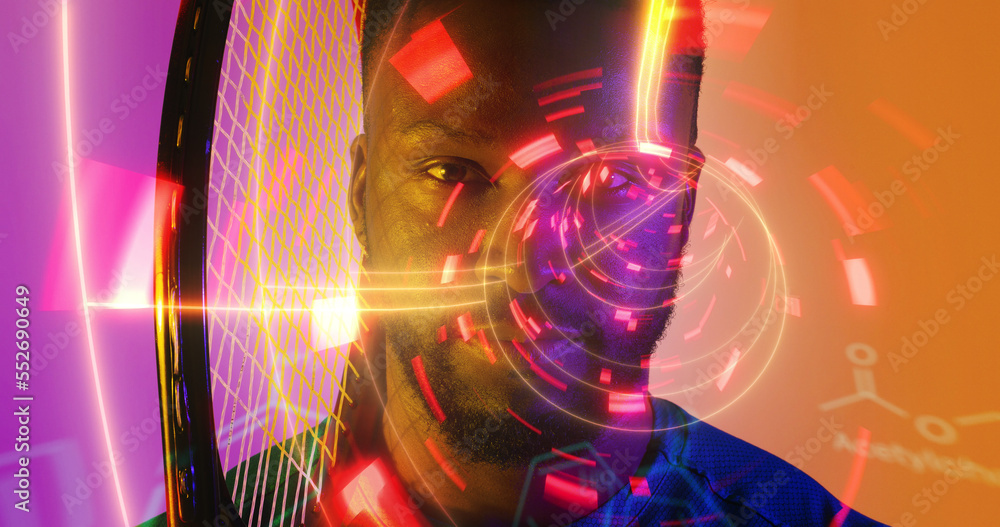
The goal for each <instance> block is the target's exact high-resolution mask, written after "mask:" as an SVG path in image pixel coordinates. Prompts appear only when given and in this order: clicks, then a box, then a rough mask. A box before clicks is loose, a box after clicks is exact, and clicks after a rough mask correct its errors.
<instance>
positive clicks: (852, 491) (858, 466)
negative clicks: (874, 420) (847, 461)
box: [830, 426, 872, 527]
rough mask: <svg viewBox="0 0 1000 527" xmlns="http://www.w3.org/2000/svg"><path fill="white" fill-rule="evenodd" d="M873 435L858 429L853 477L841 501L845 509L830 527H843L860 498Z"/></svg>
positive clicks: (850, 478)
mask: <svg viewBox="0 0 1000 527" xmlns="http://www.w3.org/2000/svg"><path fill="white" fill-rule="evenodd" d="M871 438H872V433H871V430H868V429H867V428H865V427H863V426H862V427H858V443H857V445H858V449H857V451H856V452H855V453H854V463H852V464H851V475H850V476H849V477H848V480H847V487H846V488H845V489H844V499H843V500H841V502H840V503H841V505H843V508H842V509H840V510H839V511H838V512H837V515H836V516H834V517H833V521H831V522H830V527H840V526H841V525H843V523H844V520H845V519H846V518H847V515H848V514H850V513H851V505H853V504H854V499H855V498H856V497H857V496H858V489H860V488H861V476H862V475H863V474H864V472H865V462H866V461H867V460H868V447H869V445H870V444H871Z"/></svg>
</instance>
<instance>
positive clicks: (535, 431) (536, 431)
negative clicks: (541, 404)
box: [507, 408, 542, 435]
mask: <svg viewBox="0 0 1000 527" xmlns="http://www.w3.org/2000/svg"><path fill="white" fill-rule="evenodd" d="M507 413H509V414H510V415H512V416H514V419H517V420H518V421H520V422H521V424H522V425H524V426H526V427H528V429H530V430H531V431H532V432H534V433H536V434H538V435H542V431H541V430H539V429H537V428H535V427H533V426H531V425H530V424H528V422H527V421H525V420H524V418H522V417H521V416H520V415H517V414H516V413H514V410H511V409H510V408H507Z"/></svg>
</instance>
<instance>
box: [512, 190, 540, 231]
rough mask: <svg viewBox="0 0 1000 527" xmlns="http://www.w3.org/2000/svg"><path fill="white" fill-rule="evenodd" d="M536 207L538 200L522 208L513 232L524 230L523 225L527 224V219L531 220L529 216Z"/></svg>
mask: <svg viewBox="0 0 1000 527" xmlns="http://www.w3.org/2000/svg"><path fill="white" fill-rule="evenodd" d="M537 205H538V199H537V198H536V199H533V200H531V201H529V202H528V205H527V206H526V207H524V210H523V211H521V217H520V218H518V219H517V223H515V224H514V232H517V231H519V230H521V229H523V228H524V225H525V224H526V223H528V219H529V218H531V214H532V213H533V212H535V207H536V206H537Z"/></svg>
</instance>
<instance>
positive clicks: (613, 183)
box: [597, 170, 632, 192]
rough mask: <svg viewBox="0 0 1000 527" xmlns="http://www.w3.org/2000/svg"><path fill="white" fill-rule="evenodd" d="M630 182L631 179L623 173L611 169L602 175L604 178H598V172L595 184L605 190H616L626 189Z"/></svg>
mask: <svg viewBox="0 0 1000 527" xmlns="http://www.w3.org/2000/svg"><path fill="white" fill-rule="evenodd" d="M631 184H632V180H631V179H629V178H628V177H626V176H625V175H624V174H622V173H620V172H618V171H615V170H611V171H609V172H607V173H606V174H605V175H604V180H603V181H602V180H601V178H600V174H598V181H597V186H598V188H601V189H603V190H604V191H605V192H618V191H622V190H627V189H628V187H629V185H631Z"/></svg>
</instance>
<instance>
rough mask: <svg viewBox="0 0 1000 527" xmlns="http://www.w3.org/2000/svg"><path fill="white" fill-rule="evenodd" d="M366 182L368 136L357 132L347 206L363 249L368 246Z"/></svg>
mask: <svg viewBox="0 0 1000 527" xmlns="http://www.w3.org/2000/svg"><path fill="white" fill-rule="evenodd" d="M367 183H368V136H367V135H365V134H358V136H357V137H355V138H354V141H352V142H351V183H350V186H349V187H348V208H349V209H350V213H351V224H352V225H353V226H354V236H356V237H357V238H358V243H360V244H361V248H362V250H363V251H367V248H368V234H367V232H366V231H365V191H366V190H367Z"/></svg>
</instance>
